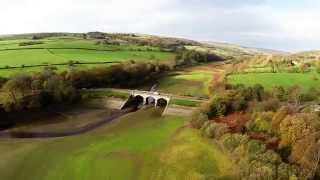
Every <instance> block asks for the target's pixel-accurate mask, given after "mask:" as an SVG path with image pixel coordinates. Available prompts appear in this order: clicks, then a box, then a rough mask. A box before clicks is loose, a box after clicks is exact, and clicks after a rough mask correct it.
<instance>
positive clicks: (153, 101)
mask: <svg viewBox="0 0 320 180" xmlns="http://www.w3.org/2000/svg"><path fill="white" fill-rule="evenodd" d="M156 101H157V100H156V98H154V97H152V96H148V97H147V98H146V105H155V104H156Z"/></svg>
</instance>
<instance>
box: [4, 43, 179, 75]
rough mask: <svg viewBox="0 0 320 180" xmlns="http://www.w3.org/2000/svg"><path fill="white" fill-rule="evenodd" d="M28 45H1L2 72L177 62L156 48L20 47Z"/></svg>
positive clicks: (91, 45)
mask: <svg viewBox="0 0 320 180" xmlns="http://www.w3.org/2000/svg"><path fill="white" fill-rule="evenodd" d="M28 41H30V40H26V39H24V40H6V41H0V68H4V67H8V66H9V67H21V66H23V65H41V64H56V63H68V62H69V61H78V62H81V63H92V62H125V61H129V60H134V61H171V60H172V59H173V58H174V54H173V53H170V52H161V51H160V50H159V49H157V48H151V47H145V46H135V45H119V46H112V45H96V41H95V40H83V39H77V38H61V39H59V38H52V39H44V40H40V41H41V42H43V44H36V45H28V46H19V43H21V42H28ZM35 48H40V49H35ZM75 48H79V49H75ZM147 49H148V50H147ZM151 50H152V51H151ZM83 66H84V65H83ZM83 66H82V67H83ZM95 66H97V65H95ZM59 67H60V66H59ZM90 67H92V66H90ZM60 68H61V67H60ZM62 68H63V67H62ZM65 68H67V67H65ZM40 69H42V68H40V67H36V68H19V69H9V70H7V69H0V75H2V76H10V75H11V74H14V73H15V72H19V71H39V70H40ZM11 71H12V72H11Z"/></svg>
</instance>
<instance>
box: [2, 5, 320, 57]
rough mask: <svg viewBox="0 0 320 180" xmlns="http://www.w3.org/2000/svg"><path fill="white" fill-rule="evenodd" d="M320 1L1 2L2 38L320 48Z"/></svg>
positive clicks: (286, 48) (296, 49) (297, 48)
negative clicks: (162, 39)
mask: <svg viewBox="0 0 320 180" xmlns="http://www.w3.org/2000/svg"><path fill="white" fill-rule="evenodd" d="M319 20H320V1H319V0H1V1H0V34H16V33H31V32H88V31H104V32H136V33H146V34H156V35H167V36H178V37H185V38H191V39H195V40H204V41H222V42H230V43H236V44H240V45H244V46H250V47H262V48H271V49H278V50H286V51H301V50H310V49H320V22H319Z"/></svg>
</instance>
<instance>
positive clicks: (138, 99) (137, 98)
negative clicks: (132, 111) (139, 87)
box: [133, 95, 144, 106]
mask: <svg viewBox="0 0 320 180" xmlns="http://www.w3.org/2000/svg"><path fill="white" fill-rule="evenodd" d="M133 103H134V104H136V105H137V106H140V105H143V104H144V97H142V96H140V95H137V96H134V99H133Z"/></svg>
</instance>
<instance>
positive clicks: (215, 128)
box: [201, 121, 230, 139]
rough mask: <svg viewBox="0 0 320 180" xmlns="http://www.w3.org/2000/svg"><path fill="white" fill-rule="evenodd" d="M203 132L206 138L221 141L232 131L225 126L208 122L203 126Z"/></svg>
mask: <svg viewBox="0 0 320 180" xmlns="http://www.w3.org/2000/svg"><path fill="white" fill-rule="evenodd" d="M201 132H202V135H203V136H206V137H208V138H216V139H219V138H220V137H222V136H223V135H224V134H226V133H229V132H230V130H229V128H228V127H227V126H226V125H225V124H222V123H215V122H210V121H207V122H206V123H205V124H204V125H203V126H202V128H201Z"/></svg>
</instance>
